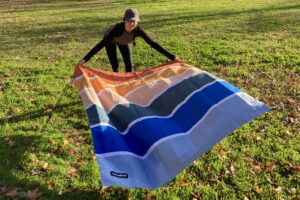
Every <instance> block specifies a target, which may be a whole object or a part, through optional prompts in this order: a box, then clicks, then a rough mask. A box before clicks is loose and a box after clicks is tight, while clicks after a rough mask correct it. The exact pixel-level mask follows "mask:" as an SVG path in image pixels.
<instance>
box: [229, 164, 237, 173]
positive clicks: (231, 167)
mask: <svg viewBox="0 0 300 200" xmlns="http://www.w3.org/2000/svg"><path fill="white" fill-rule="evenodd" d="M230 172H231V173H232V174H234V173H235V172H236V169H235V168H234V166H233V165H231V166H230Z"/></svg>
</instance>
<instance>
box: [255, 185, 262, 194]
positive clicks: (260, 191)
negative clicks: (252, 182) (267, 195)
mask: <svg viewBox="0 0 300 200" xmlns="http://www.w3.org/2000/svg"><path fill="white" fill-rule="evenodd" d="M255 191H256V192H257V193H258V194H260V193H262V192H263V189H262V188H260V187H257V186H256V187H255Z"/></svg>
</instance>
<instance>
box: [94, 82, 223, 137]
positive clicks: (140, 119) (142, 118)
mask: <svg viewBox="0 0 300 200" xmlns="http://www.w3.org/2000/svg"><path fill="white" fill-rule="evenodd" d="M216 82H217V81H213V82H211V83H208V84H206V85H204V86H203V87H201V88H199V89H197V90H195V91H194V92H192V93H191V94H190V95H189V96H187V97H186V98H185V100H184V101H182V102H181V103H180V104H178V105H177V106H176V107H175V108H174V109H173V111H172V112H171V113H170V114H169V115H167V116H146V117H141V118H138V119H136V120H134V121H132V122H131V123H130V124H129V125H128V126H127V128H126V129H125V130H124V131H122V132H120V131H119V130H118V129H116V128H115V127H114V126H112V125H111V124H109V125H107V123H105V125H106V126H110V127H111V128H113V129H115V130H117V131H118V132H119V133H120V134H122V135H126V134H127V133H128V131H129V130H130V128H131V127H132V126H133V125H134V124H135V123H137V122H139V121H142V120H145V119H149V118H158V119H164V118H170V117H172V116H173V115H174V114H175V112H176V111H177V110H178V109H179V108H180V107H181V106H182V105H183V104H185V103H186V102H187V101H188V100H189V99H190V98H191V97H192V96H193V95H194V94H195V93H197V92H200V91H201V90H203V89H205V88H206V87H208V86H210V85H212V84H214V83H216ZM103 125H104V124H103V122H100V123H98V124H94V125H91V126H90V128H95V127H97V126H103Z"/></svg>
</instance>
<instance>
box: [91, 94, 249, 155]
mask: <svg viewBox="0 0 300 200" xmlns="http://www.w3.org/2000/svg"><path fill="white" fill-rule="evenodd" d="M238 93H243V92H238ZM238 93H234V94H232V95H230V96H227V97H226V98H224V99H222V100H221V101H220V102H218V103H217V104H215V105H213V106H212V107H211V108H210V109H209V110H208V111H207V112H206V113H205V115H204V116H203V117H202V118H201V120H199V121H198V122H197V123H196V124H195V125H194V126H193V127H192V128H190V129H189V131H187V132H183V133H175V134H172V135H170V136H167V137H163V138H161V139H160V140H158V141H156V142H155V143H153V144H152V145H151V147H150V148H149V149H148V150H147V152H146V154H145V155H143V156H139V155H137V154H135V153H131V152H128V151H119V152H110V153H103V154H96V156H98V157H101V158H105V157H110V156H117V155H130V156H135V157H138V158H140V159H144V160H145V159H147V157H148V156H149V155H150V154H151V152H152V151H153V150H154V149H155V148H156V147H157V146H158V145H159V144H160V143H162V142H164V141H166V140H169V139H172V138H176V137H180V136H182V135H185V134H186V135H189V134H190V133H191V132H192V131H193V130H194V129H195V128H196V127H197V126H199V125H200V123H202V121H203V120H205V118H206V117H207V115H209V114H210V113H211V112H213V110H214V109H216V108H217V107H220V106H221V104H222V103H223V102H225V101H227V100H229V99H231V98H233V97H236V96H239V94H238Z"/></svg>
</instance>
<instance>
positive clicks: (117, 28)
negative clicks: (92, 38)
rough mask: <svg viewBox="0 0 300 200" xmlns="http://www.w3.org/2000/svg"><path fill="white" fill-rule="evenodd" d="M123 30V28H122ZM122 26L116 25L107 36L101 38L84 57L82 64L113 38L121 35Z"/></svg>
mask: <svg viewBox="0 0 300 200" xmlns="http://www.w3.org/2000/svg"><path fill="white" fill-rule="evenodd" d="M123 29H124V28H123ZM122 32H123V31H122V25H121V24H117V25H116V26H115V27H114V28H113V29H112V30H111V31H110V32H109V33H108V34H107V35H105V36H104V37H103V39H102V40H101V41H100V42H99V43H98V44H97V45H96V46H94V47H93V48H92V49H91V50H90V51H89V52H88V53H87V54H86V55H85V56H84V57H83V60H84V62H87V61H89V60H90V59H91V57H93V56H94V55H95V54H96V53H98V52H99V51H100V50H101V49H102V48H103V47H105V45H106V44H107V43H109V42H111V41H112V40H113V39H114V38H115V37H117V36H118V35H120V33H122Z"/></svg>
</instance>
